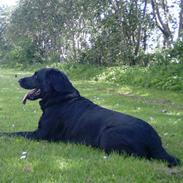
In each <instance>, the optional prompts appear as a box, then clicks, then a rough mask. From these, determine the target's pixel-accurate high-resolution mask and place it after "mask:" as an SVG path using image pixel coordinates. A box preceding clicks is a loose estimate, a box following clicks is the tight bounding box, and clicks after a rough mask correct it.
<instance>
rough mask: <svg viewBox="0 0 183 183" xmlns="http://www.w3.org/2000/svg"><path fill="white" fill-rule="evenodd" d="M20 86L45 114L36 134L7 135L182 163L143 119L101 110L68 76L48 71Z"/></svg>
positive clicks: (173, 164)
mask: <svg viewBox="0 0 183 183" xmlns="http://www.w3.org/2000/svg"><path fill="white" fill-rule="evenodd" d="M19 83H20V86H21V87H22V88H25V89H30V90H31V91H30V92H29V93H28V94H27V95H26V96H25V97H24V99H23V103H26V100H27V99H28V100H36V99H41V101H40V106H41V109H42V111H43V114H42V116H41V118H40V121H39V125H38V129H37V130H35V131H33V132H15V133H3V134H6V135H8V136H14V135H16V136H23V137H25V138H28V139H35V140H41V139H43V140H48V141H63V142H73V143H80V144H85V145H90V146H92V147H97V148H101V149H103V150H104V151H105V152H106V153H107V154H109V153H110V152H112V151H117V152H119V153H124V152H125V153H127V154H129V155H134V156H138V157H145V158H147V159H158V160H164V161H166V162H167V163H168V165H169V166H176V165H179V164H180V161H179V160H178V159H177V158H175V157H173V156H171V155H169V154H168V153H167V152H166V151H165V150H164V148H163V147H162V144H161V139H160V137H159V136H158V134H157V133H156V131H155V130H154V129H153V128H152V126H150V125H149V124H148V123H146V122H145V121H143V120H141V119H137V118H135V117H132V116H129V115H126V114H122V113H119V112H115V111H112V110H108V109H105V108H103V107H100V106H98V105H96V104H94V103H92V102H91V101H90V100H88V99H86V98H84V97H82V96H80V94H79V92H78V91H77V90H76V89H75V88H74V87H73V85H72V84H71V82H70V81H69V80H68V78H67V77H66V75H65V74H64V73H63V72H60V71H59V70H56V69H52V68H44V69H41V70H39V71H38V72H35V74H34V75H33V76H31V77H25V78H22V79H20V80H19Z"/></svg>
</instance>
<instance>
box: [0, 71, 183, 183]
mask: <svg viewBox="0 0 183 183" xmlns="http://www.w3.org/2000/svg"><path fill="white" fill-rule="evenodd" d="M26 74H29V73H28V72H27V73H26V72H18V71H14V70H9V69H0V131H12V132H13V131H25V130H30V131H31V130H34V129H35V128H36V127H37V121H38V120H39V117H40V115H41V111H40V109H39V105H38V102H28V104H27V105H26V106H24V105H22V104H21V99H22V97H23V95H24V94H25V91H24V90H23V89H21V88H20V87H19V86H18V83H17V80H18V79H19V78H20V77H22V76H23V75H26ZM74 85H75V86H76V87H77V88H78V89H79V91H80V92H81V94H82V95H83V96H85V97H87V98H89V99H91V100H92V101H94V102H95V103H97V104H100V105H102V106H105V107H107V108H110V109H113V110H116V111H120V112H124V113H127V114H131V115H134V116H136V117H139V118H141V119H144V120H146V121H148V122H149V123H150V124H151V125H153V126H154V128H155V129H156V130H157V131H158V132H159V134H160V136H161V138H162V141H163V144H164V146H165V148H166V149H167V150H168V152H170V153H171V154H173V155H176V156H177V157H179V158H180V159H181V160H182V161H183V133H182V129H183V94H182V93H177V92H170V91H158V90H153V89H142V88H134V87H128V86H119V85H116V84H109V83H104V82H97V81H86V80H77V81H74ZM71 115H72V114H71ZM23 152H26V153H27V157H26V158H23V157H22V153H23ZM182 180H183V167H178V168H173V169H168V168H167V167H166V164H165V163H163V162H158V161H152V162H150V161H148V160H145V159H137V158H134V157H127V156H119V155H118V154H115V153H114V154H112V155H110V156H109V157H108V158H106V157H105V154H104V153H103V152H102V151H100V150H98V149H93V148H90V147H85V146H81V145H75V144H64V143H61V142H60V143H48V142H46V141H39V142H36V141H28V140H26V139H23V138H8V137H0V182H1V183H9V182H13V183H25V182H26V183H29V182H33V183H36V182H41V183H42V182H43V183H48V182H49V183H56V182H57V183H80V182H81V183H105V182H106V183H108V182H109V183H110V182H114V183H118V182H119V183H126V182H129V183H136V182H137V183H150V182H156V183H158V182H162V183H167V182H170V183H173V182H182Z"/></svg>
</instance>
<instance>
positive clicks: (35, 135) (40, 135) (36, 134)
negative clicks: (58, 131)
mask: <svg viewBox="0 0 183 183" xmlns="http://www.w3.org/2000/svg"><path fill="white" fill-rule="evenodd" d="M1 136H8V137H17V136H18V137H24V138H27V139H30V140H41V139H42V140H44V139H45V140H46V136H45V132H43V131H41V130H36V131H33V132H12V133H11V132H0V137H1Z"/></svg>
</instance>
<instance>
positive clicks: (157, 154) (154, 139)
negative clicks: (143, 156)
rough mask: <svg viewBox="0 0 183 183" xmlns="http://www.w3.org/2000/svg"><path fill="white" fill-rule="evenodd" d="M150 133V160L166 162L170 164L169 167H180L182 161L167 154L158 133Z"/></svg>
mask: <svg viewBox="0 0 183 183" xmlns="http://www.w3.org/2000/svg"><path fill="white" fill-rule="evenodd" d="M150 133H152V134H151V135H150V137H151V138H150V141H151V143H149V144H150V145H149V146H148V148H147V149H148V158H149V159H157V160H162V161H166V162H167V163H168V167H173V166H178V165H180V164H181V161H180V160H179V159H178V158H176V157H174V156H172V155H170V154H169V153H167V151H166V150H165V149H164V148H163V146H162V142H161V138H160V137H159V135H158V134H157V133H156V131H154V130H152V131H151V132H150Z"/></svg>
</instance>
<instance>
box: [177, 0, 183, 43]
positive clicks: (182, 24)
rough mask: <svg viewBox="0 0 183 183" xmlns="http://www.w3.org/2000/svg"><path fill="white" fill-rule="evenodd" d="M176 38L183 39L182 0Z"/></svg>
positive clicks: (182, 1)
mask: <svg viewBox="0 0 183 183" xmlns="http://www.w3.org/2000/svg"><path fill="white" fill-rule="evenodd" d="M178 39H179V40H181V41H183V0H181V2H180V13H179V33H178Z"/></svg>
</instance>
